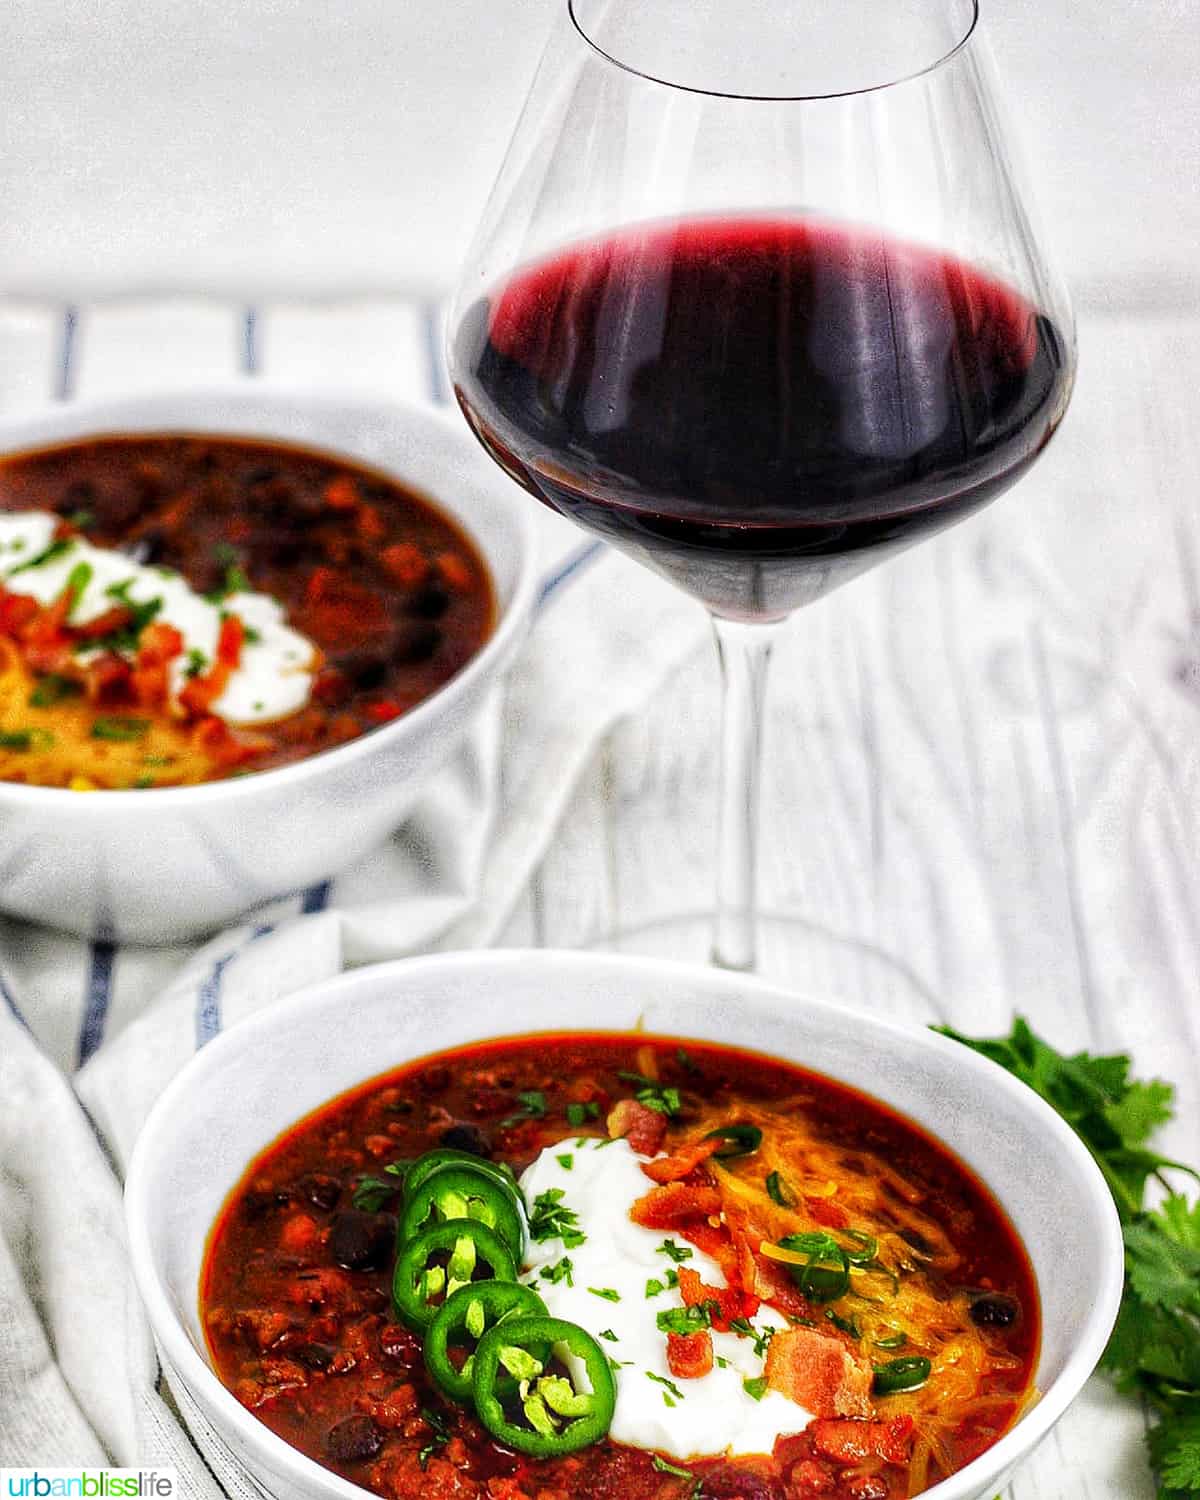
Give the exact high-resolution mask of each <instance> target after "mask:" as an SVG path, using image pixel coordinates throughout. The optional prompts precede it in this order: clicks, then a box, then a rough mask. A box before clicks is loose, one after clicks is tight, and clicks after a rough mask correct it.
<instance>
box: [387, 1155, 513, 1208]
mask: <svg viewBox="0 0 1200 1500" xmlns="http://www.w3.org/2000/svg"><path fill="white" fill-rule="evenodd" d="M443 1167H470V1169H471V1171H472V1172H478V1173H479V1175H480V1176H481V1177H487V1178H489V1179H490V1180H491V1181H492V1182H494V1183H495V1184H496V1186H497V1187H502V1188H504V1189H506V1191H507V1192H509V1193H511V1194H512V1197H513V1200H514V1202H516V1201H518V1195H519V1192H520V1189H519V1188H518V1187H517V1180H516V1178H515V1177H514V1176H513V1175H512V1173H511V1172H509V1171H508V1170H507V1168H505V1167H498V1166H496V1164H495V1163H494V1162H490V1161H488V1159H487V1158H486V1157H485V1156H472V1155H471V1153H470V1152H469V1151H457V1150H455V1148H454V1147H453V1146H435V1147H434V1149H433V1150H432V1151H426V1153H425V1155H424V1156H418V1157H417V1159H416V1161H415V1162H413V1164H412V1165H411V1166H410V1167H409V1169H408V1171H407V1172H405V1174H404V1201H405V1203H407V1202H408V1200H409V1199H410V1198H411V1197H412V1196H413V1194H414V1193H415V1192H416V1191H417V1189H418V1188H419V1187H421V1185H422V1184H423V1183H424V1181H425V1179H426V1178H427V1177H429V1176H431V1175H432V1174H433V1173H434V1172H440V1171H441V1169H442V1168H443Z"/></svg>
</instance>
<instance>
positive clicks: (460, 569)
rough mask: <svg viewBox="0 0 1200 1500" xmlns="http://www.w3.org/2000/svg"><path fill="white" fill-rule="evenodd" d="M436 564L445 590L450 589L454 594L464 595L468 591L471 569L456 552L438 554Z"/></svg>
mask: <svg viewBox="0 0 1200 1500" xmlns="http://www.w3.org/2000/svg"><path fill="white" fill-rule="evenodd" d="M436 562H437V570H438V572H439V573H440V574H441V575H442V579H443V581H444V582H445V584H446V586H447V588H452V589H453V590H454V592H455V593H456V594H465V593H466V592H467V591H468V590H469V589H470V587H471V582H472V578H471V569H470V567H469V566H468V565H467V563H466V561H465V559H464V558H461V557H460V556H459V555H458V553H457V552H439V553H438V556H437V558H436Z"/></svg>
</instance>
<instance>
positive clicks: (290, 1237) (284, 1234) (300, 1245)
mask: <svg viewBox="0 0 1200 1500" xmlns="http://www.w3.org/2000/svg"><path fill="white" fill-rule="evenodd" d="M320 1238H321V1232H320V1230H319V1229H318V1228H317V1221H316V1220H315V1219H312V1218H310V1217H309V1216H308V1214H293V1215H292V1217H291V1218H290V1219H288V1220H287V1221H286V1222H285V1224H284V1226H283V1228H282V1230H280V1233H279V1244H280V1248H281V1249H283V1250H286V1251H287V1253H288V1254H289V1255H308V1254H309V1253H310V1251H312V1250H315V1249H316V1247H317V1245H318V1243H319V1241H320Z"/></svg>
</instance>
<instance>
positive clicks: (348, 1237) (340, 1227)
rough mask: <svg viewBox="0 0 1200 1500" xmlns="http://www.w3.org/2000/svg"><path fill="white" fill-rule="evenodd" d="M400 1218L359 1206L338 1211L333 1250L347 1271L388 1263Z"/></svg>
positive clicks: (331, 1244) (335, 1219) (334, 1255)
mask: <svg viewBox="0 0 1200 1500" xmlns="http://www.w3.org/2000/svg"><path fill="white" fill-rule="evenodd" d="M395 1233H396V1221H395V1219H394V1218H393V1217H392V1215H391V1214H367V1213H362V1212H360V1211H359V1210H358V1209H356V1208H347V1209H343V1210H342V1212H341V1213H339V1214H336V1215H335V1216H334V1220H333V1227H332V1229H331V1231H330V1235H329V1253H330V1255H332V1256H333V1258H334V1260H335V1261H336V1262H337V1264H338V1265H339V1266H344V1267H345V1269H346V1270H347V1271H365V1270H367V1269H368V1268H371V1267H379V1266H382V1265H385V1264H386V1263H387V1260H388V1257H389V1255H390V1254H391V1249H392V1240H393V1238H394V1236H395Z"/></svg>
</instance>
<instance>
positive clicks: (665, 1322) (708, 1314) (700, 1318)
mask: <svg viewBox="0 0 1200 1500" xmlns="http://www.w3.org/2000/svg"><path fill="white" fill-rule="evenodd" d="M720 1311H721V1304H720V1303H719V1302H712V1301H708V1302H697V1303H695V1304H694V1305H693V1306H691V1307H669V1308H667V1310H666V1311H665V1312H660V1313H659V1315H658V1317H657V1318H656V1319H655V1323H656V1325H657V1327H658V1331H659V1333H678V1334H682V1335H683V1336H684V1337H686V1336H687V1335H688V1334H689V1333H703V1332H704V1330H705V1329H706V1328H711V1327H712V1315H713V1313H714V1312H718V1313H719V1312H720Z"/></svg>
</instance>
